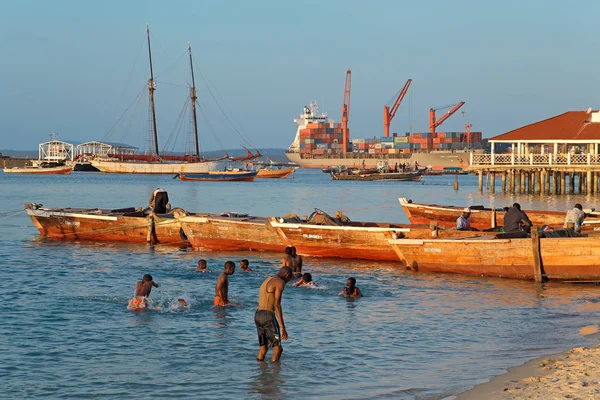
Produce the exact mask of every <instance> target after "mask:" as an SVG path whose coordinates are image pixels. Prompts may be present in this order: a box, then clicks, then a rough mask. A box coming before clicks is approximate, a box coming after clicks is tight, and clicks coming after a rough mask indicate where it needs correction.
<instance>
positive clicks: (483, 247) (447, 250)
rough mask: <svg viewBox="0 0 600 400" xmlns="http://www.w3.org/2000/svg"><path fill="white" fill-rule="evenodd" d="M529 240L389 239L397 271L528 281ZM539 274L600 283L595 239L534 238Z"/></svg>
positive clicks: (531, 270) (598, 243) (531, 274)
mask: <svg viewBox="0 0 600 400" xmlns="http://www.w3.org/2000/svg"><path fill="white" fill-rule="evenodd" d="M532 240H533V239H531V238H526V239H461V240H452V239H430V240H418V239H389V240H388V241H389V243H390V245H391V246H392V248H393V250H394V251H395V252H396V254H397V259H398V260H400V262H401V263H402V265H403V267H404V268H406V269H408V270H414V271H421V272H438V273H452V274H469V275H478V276H492V277H500V278H513V279H534V250H533V248H534V245H533V242H532ZM539 243H540V246H539V249H540V250H539V251H540V256H541V265H542V272H543V273H544V274H545V276H546V277H547V278H549V279H550V280H563V281H564V280H566V281H582V280H583V281H586V280H599V279H600V240H599V239H598V238H595V237H578V238H543V239H540V242H539Z"/></svg>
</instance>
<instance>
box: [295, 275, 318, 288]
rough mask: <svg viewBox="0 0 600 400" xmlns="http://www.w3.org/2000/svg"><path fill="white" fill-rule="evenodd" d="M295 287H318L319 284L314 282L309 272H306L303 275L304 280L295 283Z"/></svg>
mask: <svg viewBox="0 0 600 400" xmlns="http://www.w3.org/2000/svg"><path fill="white" fill-rule="evenodd" d="M294 286H312V287H317V284H316V283H314V282H313V280H312V275H311V274H309V273H308V272H305V273H304V274H302V279H300V280H299V281H298V282H296V283H294Z"/></svg>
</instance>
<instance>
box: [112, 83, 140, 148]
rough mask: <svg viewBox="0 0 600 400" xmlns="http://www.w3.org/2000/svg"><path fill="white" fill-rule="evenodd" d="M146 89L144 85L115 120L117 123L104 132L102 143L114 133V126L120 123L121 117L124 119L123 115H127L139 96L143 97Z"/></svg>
mask: <svg viewBox="0 0 600 400" xmlns="http://www.w3.org/2000/svg"><path fill="white" fill-rule="evenodd" d="M145 89H146V86H145V85H144V87H143V88H142V90H140V92H139V93H138V95H137V96H136V97H135V99H133V101H132V102H131V103H130V104H129V106H128V107H127V108H126V109H125V111H123V113H122V114H121V116H120V117H119V118H118V119H117V121H116V122H115V123H114V125H113V126H112V127H111V128H110V129H109V130H108V132H106V133H105V134H104V136H103V137H102V141H106V140H108V139H109V138H110V136H111V135H112V134H113V133H114V132H113V130H114V129H115V128H116V126H117V125H118V124H119V122H121V120H122V119H123V117H125V114H127V112H128V111H129V109H130V108H131V107H132V106H133V105H134V104H137V102H138V100H139V98H140V96H142V95H143V93H144V90H145Z"/></svg>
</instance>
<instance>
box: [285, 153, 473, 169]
mask: <svg viewBox="0 0 600 400" xmlns="http://www.w3.org/2000/svg"><path fill="white" fill-rule="evenodd" d="M285 155H286V156H287V158H288V159H289V160H290V161H292V162H294V163H296V164H298V165H300V166H301V167H302V168H319V169H323V168H327V167H330V166H334V167H337V166H342V165H344V166H346V167H348V168H361V167H363V166H364V167H367V168H376V167H377V162H379V161H381V158H380V157H373V158H370V157H364V156H363V154H360V153H356V154H355V153H349V157H347V158H344V157H331V156H329V157H327V158H317V157H312V158H302V156H301V154H300V153H295V152H286V153H285ZM353 156H354V157H353ZM385 160H386V161H387V162H388V164H389V165H395V164H396V163H398V164H402V163H404V164H406V163H408V165H411V166H412V165H414V164H415V162H417V163H418V164H419V165H421V166H438V167H451V168H463V169H466V168H467V167H468V166H469V153H468V152H466V151H455V152H450V151H448V152H444V151H440V152H430V153H411V154H408V155H407V156H406V157H394V156H390V157H389V158H386V159H385ZM363 162H364V164H363Z"/></svg>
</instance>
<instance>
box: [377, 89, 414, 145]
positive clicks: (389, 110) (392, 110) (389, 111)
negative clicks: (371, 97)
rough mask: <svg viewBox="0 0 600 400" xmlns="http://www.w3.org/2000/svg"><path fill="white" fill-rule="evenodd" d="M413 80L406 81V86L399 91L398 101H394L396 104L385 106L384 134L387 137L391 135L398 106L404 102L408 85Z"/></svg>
mask: <svg viewBox="0 0 600 400" xmlns="http://www.w3.org/2000/svg"><path fill="white" fill-rule="evenodd" d="M411 82H412V79H409V80H407V81H406V83H405V84H404V87H403V88H402V89H401V90H400V91H399V92H398V94H397V96H396V101H394V105H393V106H392V107H390V106H389V104H390V103H391V102H390V103H388V104H387V105H385V106H383V136H385V137H389V136H390V123H391V122H392V119H394V116H395V115H396V111H398V107H400V103H402V99H403V98H404V96H405V95H406V92H408V87H409V86H410V84H411Z"/></svg>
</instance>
